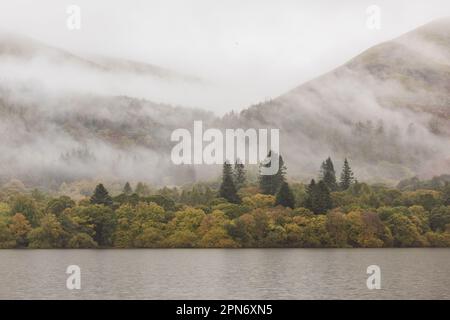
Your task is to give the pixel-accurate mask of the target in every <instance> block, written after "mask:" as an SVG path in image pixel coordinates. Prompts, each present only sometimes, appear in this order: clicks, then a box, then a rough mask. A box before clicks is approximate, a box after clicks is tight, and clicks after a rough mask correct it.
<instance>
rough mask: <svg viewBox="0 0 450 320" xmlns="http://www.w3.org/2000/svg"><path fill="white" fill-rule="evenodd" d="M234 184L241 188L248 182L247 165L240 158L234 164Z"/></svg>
mask: <svg viewBox="0 0 450 320" xmlns="http://www.w3.org/2000/svg"><path fill="white" fill-rule="evenodd" d="M233 174H234V184H235V186H236V189H237V190H239V189H240V188H242V187H244V186H245V183H246V176H245V167H244V164H243V163H242V162H241V161H240V160H239V159H238V160H236V162H235V164H234V173H233Z"/></svg>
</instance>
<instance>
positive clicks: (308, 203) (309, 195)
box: [304, 179, 316, 211]
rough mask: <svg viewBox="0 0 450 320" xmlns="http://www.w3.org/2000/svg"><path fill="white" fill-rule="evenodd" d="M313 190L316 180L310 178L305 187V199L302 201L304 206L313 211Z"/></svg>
mask: <svg viewBox="0 0 450 320" xmlns="http://www.w3.org/2000/svg"><path fill="white" fill-rule="evenodd" d="M315 190H316V181H315V180H314V179H311V182H310V183H309V185H308V186H307V187H306V199H305V203H304V206H305V208H307V209H309V210H311V211H313V203H314V202H315V200H314V196H315Z"/></svg>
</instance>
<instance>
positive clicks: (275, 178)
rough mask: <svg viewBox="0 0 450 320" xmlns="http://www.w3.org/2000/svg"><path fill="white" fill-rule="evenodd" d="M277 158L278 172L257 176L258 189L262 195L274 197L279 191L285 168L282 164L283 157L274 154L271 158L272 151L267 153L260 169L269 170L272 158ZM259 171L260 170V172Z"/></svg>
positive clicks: (283, 179)
mask: <svg viewBox="0 0 450 320" xmlns="http://www.w3.org/2000/svg"><path fill="white" fill-rule="evenodd" d="M277 156H278V170H277V172H276V173H275V174H272V175H270V174H262V173H261V172H260V175H259V188H260V190H261V193H263V194H271V195H276V193H277V192H278V190H279V189H280V187H281V185H282V183H283V182H284V181H285V175H286V166H285V164H284V160H283V157H282V156H281V155H277V154H274V155H273V156H272V151H269V153H268V154H267V158H266V160H265V161H264V163H262V164H261V167H265V168H270V167H271V165H272V162H271V159H272V157H274V158H276V157H277ZM260 171H261V170H260Z"/></svg>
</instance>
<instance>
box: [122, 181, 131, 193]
mask: <svg viewBox="0 0 450 320" xmlns="http://www.w3.org/2000/svg"><path fill="white" fill-rule="evenodd" d="M123 193H124V194H126V195H127V196H129V195H130V194H132V193H133V189H132V188H131V186H130V183H128V182H127V183H125V186H124V187H123Z"/></svg>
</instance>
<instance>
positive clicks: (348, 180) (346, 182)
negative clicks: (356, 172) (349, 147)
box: [341, 158, 354, 190]
mask: <svg viewBox="0 0 450 320" xmlns="http://www.w3.org/2000/svg"><path fill="white" fill-rule="evenodd" d="M353 179H354V178H353V172H352V169H351V168H350V165H349V164H348V161H347V158H345V160H344V167H343V168H342V173H341V189H342V190H347V189H348V188H349V187H350V186H351V184H352V183H353Z"/></svg>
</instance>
